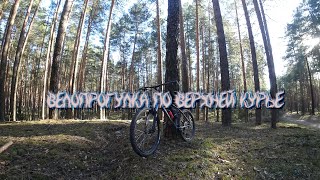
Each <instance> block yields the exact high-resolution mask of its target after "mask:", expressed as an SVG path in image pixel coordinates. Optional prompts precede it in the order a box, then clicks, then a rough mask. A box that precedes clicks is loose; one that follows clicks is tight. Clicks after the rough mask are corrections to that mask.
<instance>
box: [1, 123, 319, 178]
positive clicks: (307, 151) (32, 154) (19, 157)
mask: <svg viewBox="0 0 320 180" xmlns="http://www.w3.org/2000/svg"><path fill="white" fill-rule="evenodd" d="M279 125H280V127H279V128H278V129H277V130H271V129H269V127H268V126H267V125H262V126H259V127H255V126H251V125H248V124H235V125H234V126H233V127H231V128H223V127H221V125H220V124H216V123H209V124H206V123H197V129H196V139H195V140H194V141H193V142H192V143H185V142H183V141H182V140H180V139H179V140H175V141H173V140H169V141H168V140H165V139H162V141H161V144H160V146H159V149H158V151H157V152H156V154H155V155H154V156H152V157H149V158H141V157H139V156H137V155H136V154H135V153H134V152H133V151H132V149H131V146H130V142H129V137H128V134H129V122H128V121H124V122H122V121H111V122H106V121H74V120H73V121H37V122H20V123H4V124H0V146H1V145H3V144H5V143H6V142H8V141H10V140H12V141H13V142H14V144H13V145H12V146H11V147H10V148H9V149H8V150H7V151H5V152H4V153H2V154H0V179H5V178H17V179H56V178H63V179H88V178H93V179H95V178H99V179H101V178H102V179H114V178H117V179H127V178H129V179H131V178H132V179H150V178H156V179H158V178H160V179H185V178H186V177H187V178H190V179H214V178H218V179H220V178H224V179H240V178H244V179H253V178H257V179H280V178H283V179H316V178H318V177H320V163H319V162H320V134H319V132H317V131H316V130H313V129H308V128H305V127H300V126H298V125H293V124H284V123H283V124H279Z"/></svg>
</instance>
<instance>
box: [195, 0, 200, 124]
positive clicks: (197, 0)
mask: <svg viewBox="0 0 320 180" xmlns="http://www.w3.org/2000/svg"><path fill="white" fill-rule="evenodd" d="M199 46H200V43H199V0H196V51H197V92H199V91H200V47H199ZM199 119H200V109H199V103H197V107H196V121H199Z"/></svg>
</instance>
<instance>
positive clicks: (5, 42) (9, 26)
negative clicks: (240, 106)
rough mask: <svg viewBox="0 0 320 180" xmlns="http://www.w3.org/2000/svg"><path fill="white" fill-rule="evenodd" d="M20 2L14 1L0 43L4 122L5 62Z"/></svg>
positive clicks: (0, 96)
mask: <svg viewBox="0 0 320 180" xmlns="http://www.w3.org/2000/svg"><path fill="white" fill-rule="evenodd" d="M19 4H20V0H15V2H14V4H13V6H12V8H11V12H10V16H9V18H8V21H7V26H6V32H5V35H4V36H3V43H2V51H1V52H2V53H1V67H0V121H4V120H5V100H6V97H5V94H4V91H5V80H6V67H7V61H8V50H9V46H10V37H11V31H12V27H13V24H14V21H15V19H16V15H17V12H18V8H19Z"/></svg>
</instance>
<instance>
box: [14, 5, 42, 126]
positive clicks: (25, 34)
mask: <svg viewBox="0 0 320 180" xmlns="http://www.w3.org/2000/svg"><path fill="white" fill-rule="evenodd" d="M40 3H41V2H39V4H38V6H37V9H36V11H35V13H34V15H33V17H32V19H31V22H30V25H29V28H28V31H27V32H26V29H27V24H28V21H29V16H30V12H31V8H32V5H33V0H31V1H30V4H29V7H28V10H27V13H26V17H25V19H24V22H23V25H22V28H21V32H20V37H19V41H18V45H17V51H16V56H15V61H14V65H13V71H12V73H13V75H12V80H11V93H10V112H11V117H12V120H13V121H16V115H17V86H18V81H19V72H20V66H21V64H20V62H21V61H22V56H23V52H24V49H25V46H26V44H27V41H28V37H29V34H30V31H31V29H32V25H33V22H34V19H35V17H36V15H37V12H38V9H39V6H40Z"/></svg>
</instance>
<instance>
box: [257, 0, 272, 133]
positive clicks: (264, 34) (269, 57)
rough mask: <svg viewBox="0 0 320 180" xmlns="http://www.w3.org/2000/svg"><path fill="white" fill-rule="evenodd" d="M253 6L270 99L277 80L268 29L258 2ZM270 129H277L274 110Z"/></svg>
mask: <svg viewBox="0 0 320 180" xmlns="http://www.w3.org/2000/svg"><path fill="white" fill-rule="evenodd" d="M253 4H254V8H255V11H256V14H257V17H258V22H259V26H260V30H261V35H262V39H263V44H264V48H265V51H266V56H267V64H268V70H269V79H270V87H271V88H270V92H271V96H272V98H275V95H276V93H277V79H276V73H275V70H274V62H273V55H272V50H271V48H270V47H271V44H270V39H269V34H268V29H267V27H266V22H263V20H262V16H264V13H263V14H261V12H260V8H259V5H258V1H257V0H253ZM261 7H263V5H262V4H261ZM271 128H274V129H275V128H277V110H276V109H272V110H271Z"/></svg>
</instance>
